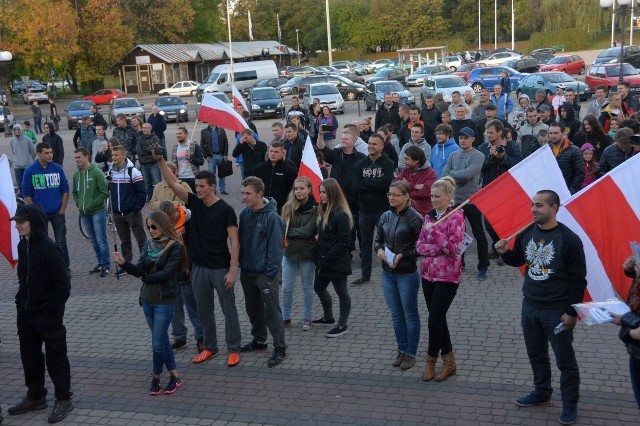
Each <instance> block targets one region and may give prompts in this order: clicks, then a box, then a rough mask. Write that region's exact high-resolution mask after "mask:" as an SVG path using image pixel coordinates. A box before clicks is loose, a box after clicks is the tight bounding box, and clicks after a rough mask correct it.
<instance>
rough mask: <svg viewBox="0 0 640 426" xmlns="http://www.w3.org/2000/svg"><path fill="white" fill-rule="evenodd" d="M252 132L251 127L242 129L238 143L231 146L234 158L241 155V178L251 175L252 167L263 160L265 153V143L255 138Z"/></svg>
mask: <svg viewBox="0 0 640 426" xmlns="http://www.w3.org/2000/svg"><path fill="white" fill-rule="evenodd" d="M253 133H254V132H253V130H251V129H244V130H243V131H242V133H241V136H240V143H239V144H237V145H236V146H235V148H233V152H232V153H231V155H233V156H234V157H235V158H238V157H239V156H241V155H242V161H243V163H242V164H243V165H244V166H243V169H242V178H243V179H244V178H246V177H247V176H253V171H254V169H255V168H256V166H257V165H258V164H260V163H262V162H264V157H265V155H266V154H267V144H266V143H264V142H260V141H259V140H256V138H255V137H254V135H253Z"/></svg>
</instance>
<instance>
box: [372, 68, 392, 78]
mask: <svg viewBox="0 0 640 426" xmlns="http://www.w3.org/2000/svg"><path fill="white" fill-rule="evenodd" d="M390 72H391V71H390V70H380V71H378V72H377V73H375V74H374V77H387V76H388V75H389V73H390Z"/></svg>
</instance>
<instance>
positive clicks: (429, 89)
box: [420, 68, 483, 105]
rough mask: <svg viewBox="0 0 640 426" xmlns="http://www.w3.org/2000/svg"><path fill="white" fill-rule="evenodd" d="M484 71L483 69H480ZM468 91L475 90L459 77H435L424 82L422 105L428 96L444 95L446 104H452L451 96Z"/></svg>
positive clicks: (421, 96) (421, 97)
mask: <svg viewBox="0 0 640 426" xmlns="http://www.w3.org/2000/svg"><path fill="white" fill-rule="evenodd" d="M479 69H483V68H479ZM467 90H473V89H472V88H471V86H469V84H467V82H466V81H464V79H463V78H462V77H458V76H457V75H434V76H431V77H428V78H426V79H425V80H424V85H423V86H422V90H421V92H420V102H421V105H422V103H424V98H425V97H426V96H427V95H435V94H436V93H442V96H443V98H444V101H445V102H451V94H452V93H453V92H455V91H458V92H460V94H464V92H466V91H467Z"/></svg>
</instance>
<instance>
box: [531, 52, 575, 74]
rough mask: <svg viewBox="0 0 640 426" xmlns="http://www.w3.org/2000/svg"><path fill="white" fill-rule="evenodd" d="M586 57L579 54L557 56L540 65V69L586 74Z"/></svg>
mask: <svg viewBox="0 0 640 426" xmlns="http://www.w3.org/2000/svg"><path fill="white" fill-rule="evenodd" d="M584 70H585V67H584V59H582V58H581V57H580V56H578V55H562V56H556V57H555V58H553V59H551V60H549V62H547V63H546V64H545V65H542V66H541V67H540V71H545V72H546V71H562V72H566V73H567V74H580V75H582V74H584Z"/></svg>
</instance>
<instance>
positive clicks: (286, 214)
mask: <svg viewBox="0 0 640 426" xmlns="http://www.w3.org/2000/svg"><path fill="white" fill-rule="evenodd" d="M297 182H304V184H305V185H306V186H307V188H308V189H310V190H313V185H312V184H311V180H310V179H309V178H308V177H306V176H299V177H297V178H296V180H294V181H293V188H291V192H289V197H288V198H287V202H286V203H284V206H282V220H284V223H286V224H288V223H289V222H290V221H291V219H292V218H293V216H294V215H295V213H296V210H298V209H299V208H300V206H301V205H302V202H300V200H298V199H297V198H296V188H295V187H296V183H297ZM309 197H313V191H311V192H309Z"/></svg>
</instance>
